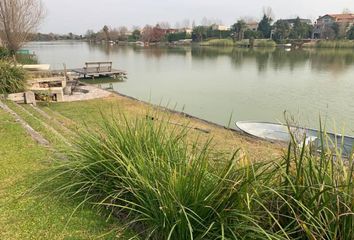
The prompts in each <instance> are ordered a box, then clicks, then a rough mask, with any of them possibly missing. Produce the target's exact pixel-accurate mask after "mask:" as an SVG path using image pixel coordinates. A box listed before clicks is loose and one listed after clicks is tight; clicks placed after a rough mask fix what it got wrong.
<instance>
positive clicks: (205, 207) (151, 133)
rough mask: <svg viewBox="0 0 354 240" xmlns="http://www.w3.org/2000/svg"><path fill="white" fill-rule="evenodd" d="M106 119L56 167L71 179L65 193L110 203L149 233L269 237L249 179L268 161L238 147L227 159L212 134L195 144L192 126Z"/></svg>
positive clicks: (113, 209)
mask: <svg viewBox="0 0 354 240" xmlns="http://www.w3.org/2000/svg"><path fill="white" fill-rule="evenodd" d="M102 122H103V125H102V126H101V128H99V129H98V130H96V131H92V130H90V131H88V132H86V133H85V134H82V135H81V136H80V137H79V138H78V141H77V142H76V144H75V148H74V149H72V150H71V151H70V152H69V153H68V154H67V157H68V162H67V163H65V164H64V165H61V166H60V167H59V168H58V171H59V172H58V176H60V177H63V178H64V179H66V180H67V182H66V184H64V185H63V186H62V187H61V188H60V189H58V190H59V191H60V192H65V194H68V193H69V194H71V196H73V197H79V198H81V199H82V202H91V203H93V204H94V205H96V206H99V207H101V208H103V209H109V210H110V211H111V214H113V215H115V216H118V217H120V218H123V219H126V220H127V224H128V225H129V226H130V227H132V228H134V229H135V230H136V232H138V233H139V235H140V236H142V237H144V238H148V239H218V238H221V237H223V238H225V239H229V238H244V237H246V238H247V237H248V238H257V239H263V238H267V237H269V236H272V233H269V232H268V231H267V230H265V229H261V228H260V227H259V222H260V219H257V218H254V217H253V214H254V213H253V212H252V211H251V209H252V207H251V205H252V204H251V199H252V196H253V195H254V194H255V189H254V187H253V186H252V183H253V182H254V181H255V180H256V179H258V177H260V174H261V173H262V172H263V171H264V170H262V168H264V165H262V164H252V165H250V164H247V162H248V160H247V159H245V158H244V157H242V155H239V154H238V152H236V153H234V154H231V156H229V157H228V158H226V156H225V154H222V153H218V152H215V151H212V149H211V148H210V141H207V142H205V143H204V144H200V143H198V142H192V143H190V142H188V141H187V135H188V131H189V130H188V129H189V128H187V127H186V128H182V129H181V128H180V127H172V128H171V127H169V125H168V124H167V123H166V122H167V121H159V122H154V121H152V120H151V119H145V118H143V119H135V120H133V121H131V120H130V119H127V118H126V117H121V118H119V119H116V118H114V119H113V120H109V119H107V118H104V119H103V121H102ZM246 199H249V200H248V201H247V200H246Z"/></svg>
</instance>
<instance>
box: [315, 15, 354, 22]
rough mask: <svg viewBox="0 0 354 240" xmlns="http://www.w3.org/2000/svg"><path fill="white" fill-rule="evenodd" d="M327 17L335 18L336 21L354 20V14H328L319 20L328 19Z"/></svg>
mask: <svg viewBox="0 0 354 240" xmlns="http://www.w3.org/2000/svg"><path fill="white" fill-rule="evenodd" d="M327 16H329V17H331V18H333V19H334V20H335V21H343V20H354V14H352V13H342V14H326V15H324V16H322V17H319V19H321V18H324V17H327Z"/></svg>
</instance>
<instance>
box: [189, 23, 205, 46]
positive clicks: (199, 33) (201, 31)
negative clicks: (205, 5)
mask: <svg viewBox="0 0 354 240" xmlns="http://www.w3.org/2000/svg"><path fill="white" fill-rule="evenodd" d="M207 31H208V29H207V27H204V26H197V27H195V28H193V33H192V39H193V41H197V42H201V41H203V40H204V39H205V38H206V36H207Z"/></svg>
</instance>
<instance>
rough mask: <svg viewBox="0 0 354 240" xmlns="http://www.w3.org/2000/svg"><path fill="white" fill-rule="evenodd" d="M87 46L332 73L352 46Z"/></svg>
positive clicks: (349, 57)
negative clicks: (224, 59) (249, 47)
mask: <svg viewBox="0 0 354 240" xmlns="http://www.w3.org/2000/svg"><path fill="white" fill-rule="evenodd" d="M89 49H90V50H94V49H95V50H96V49H99V50H100V51H102V52H104V53H105V54H106V55H111V54H113V53H124V54H127V53H128V52H129V51H133V52H134V53H135V54H142V55H144V57H146V58H157V59H160V58H162V57H164V56H167V55H169V56H171V55H176V56H192V58H193V60H194V61H198V60H202V61H204V60H205V59H217V58H218V57H221V56H227V57H229V58H230V60H231V63H232V65H233V66H234V67H235V68H240V67H242V66H243V65H244V64H249V62H250V61H254V63H255V64H256V65H257V70H258V72H259V73H263V72H264V71H266V70H267V69H268V68H271V69H272V70H275V71H278V70H283V69H288V70H290V71H294V70H295V69H297V68H303V67H304V66H305V65H307V64H309V65H310V66H311V69H312V70H315V71H319V72H323V71H326V72H332V73H334V74H336V75H338V74H341V73H344V72H345V70H346V69H348V68H349V67H350V66H351V65H354V50H348V49H303V50H292V51H285V50H284V49H277V48H258V49H257V48H256V49H245V48H233V47H224V48H220V47H199V46H193V47H149V48H143V47H139V46H117V45H113V46H111V45H106V44H89Z"/></svg>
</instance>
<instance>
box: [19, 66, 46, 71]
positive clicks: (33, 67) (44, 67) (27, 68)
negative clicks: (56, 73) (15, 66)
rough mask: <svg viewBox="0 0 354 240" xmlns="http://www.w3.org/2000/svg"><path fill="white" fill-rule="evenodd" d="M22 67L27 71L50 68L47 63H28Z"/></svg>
mask: <svg viewBox="0 0 354 240" xmlns="http://www.w3.org/2000/svg"><path fill="white" fill-rule="evenodd" d="M22 68H23V69H25V70H28V71H48V70H49V69H50V65H49V64H29V65H22Z"/></svg>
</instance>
